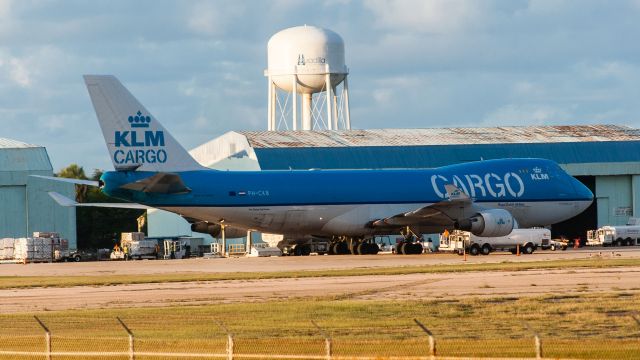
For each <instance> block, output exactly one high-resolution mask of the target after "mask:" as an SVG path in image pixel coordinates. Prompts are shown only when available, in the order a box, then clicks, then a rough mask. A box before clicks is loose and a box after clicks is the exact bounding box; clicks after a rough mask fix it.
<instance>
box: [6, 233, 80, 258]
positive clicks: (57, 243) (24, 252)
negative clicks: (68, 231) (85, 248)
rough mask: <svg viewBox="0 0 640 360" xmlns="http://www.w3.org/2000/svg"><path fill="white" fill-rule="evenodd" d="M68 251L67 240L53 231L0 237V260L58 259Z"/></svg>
mask: <svg viewBox="0 0 640 360" xmlns="http://www.w3.org/2000/svg"><path fill="white" fill-rule="evenodd" d="M68 253H69V241H68V240H66V239H61V238H60V234H58V233H55V232H41V231H36V232H34V233H33V237H32V238H17V239H14V238H5V239H0V260H7V261H19V262H44V261H53V260H59V259H61V258H62V257H64V256H67V255H68Z"/></svg>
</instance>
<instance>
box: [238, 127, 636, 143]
mask: <svg viewBox="0 0 640 360" xmlns="http://www.w3.org/2000/svg"><path fill="white" fill-rule="evenodd" d="M240 134H242V135H244V136H245V137H246V138H247V140H248V142H249V144H250V146H251V147H253V148H302V147H304V148H307V147H361V146H363V147H368V146H371V147H379V146H426V145H464V144H535V143H572V142H577V143H583V142H603V141H640V129H634V128H631V127H628V126H621V125H570V126H565V125H563V126H501V127H478V128H431V129H374V130H347V131H330V130H325V131H243V132H240Z"/></svg>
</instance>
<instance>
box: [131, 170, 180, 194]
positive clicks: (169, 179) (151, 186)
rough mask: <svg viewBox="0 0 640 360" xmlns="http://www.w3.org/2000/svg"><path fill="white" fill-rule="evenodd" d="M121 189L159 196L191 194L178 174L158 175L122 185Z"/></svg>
mask: <svg viewBox="0 0 640 360" xmlns="http://www.w3.org/2000/svg"><path fill="white" fill-rule="evenodd" d="M120 188H121V189H127V190H134V191H142V192H145V193H159V194H187V193H189V192H191V189H189V188H188V187H187V186H186V185H185V184H184V182H183V181H182V179H181V178H180V176H179V175H178V174H168V173H157V174H155V175H153V176H151V177H148V178H145V179H142V180H138V181H136V182H132V183H129V184H125V185H122V186H121V187H120Z"/></svg>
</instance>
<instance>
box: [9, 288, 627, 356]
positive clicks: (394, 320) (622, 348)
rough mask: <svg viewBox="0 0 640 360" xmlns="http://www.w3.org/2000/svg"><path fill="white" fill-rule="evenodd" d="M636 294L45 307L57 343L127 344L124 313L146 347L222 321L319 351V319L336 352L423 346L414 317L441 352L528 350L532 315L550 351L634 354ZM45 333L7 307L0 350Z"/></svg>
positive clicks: (272, 344)
mask: <svg viewBox="0 0 640 360" xmlns="http://www.w3.org/2000/svg"><path fill="white" fill-rule="evenodd" d="M638 303H640V294H638V293H628V292H625V293H623V292H611V293H598V294H578V295H571V296H562V295H554V296H544V297H534V298H531V297H527V298H513V297H510V298H490V299H463V300H459V301H455V300H453V301H446V302H443V301H435V300H428V299H415V300H414V301H354V300H334V301H329V300H324V299H301V300H287V301H276V302H267V303H259V304H258V303H244V304H218V305H208V306H184V307H165V308H132V309H117V310H110V309H103V310H72V311H61V312H44V313H41V314H38V316H39V317H40V318H41V319H43V321H44V322H45V323H47V324H48V326H49V327H50V328H51V331H52V333H53V335H54V344H53V346H54V350H56V349H57V350H72V351H77V350H79V349H91V350H96V351H114V350H115V351H117V350H121V351H125V350H126V346H127V342H126V337H125V333H124V332H123V330H122V329H121V328H120V327H119V325H118V323H117V322H116V320H115V317H116V316H120V317H121V318H122V319H123V320H124V321H125V322H126V323H127V324H128V325H129V327H130V328H131V329H132V330H133V332H134V333H135V334H136V348H137V349H139V350H155V351H159V350H161V351H175V352H185V351H191V352H223V351H224V346H225V336H224V332H223V331H222V329H221V328H220V326H218V325H217V323H218V322H222V323H224V324H225V325H226V326H227V327H228V328H229V329H230V331H231V332H232V333H233V334H235V339H236V340H235V342H236V352H237V353H256V352H258V353H272V354H273V353H280V354H322V351H323V341H322V337H321V335H320V334H319V333H318V331H317V330H316V329H315V328H314V326H313V325H312V324H311V320H314V321H316V322H317V323H318V324H319V325H320V326H321V327H323V328H324V329H325V330H326V331H327V332H328V333H330V335H331V337H332V338H333V339H334V354H335V355H356V354H359V355H362V354H370V355H378V356H390V355H394V356H409V355H426V354H427V351H428V349H427V341H426V339H425V337H424V334H423V333H422V332H421V330H419V329H418V328H417V327H416V325H415V324H414V322H413V319H414V318H417V319H419V320H420V321H422V322H423V323H424V324H425V325H426V326H427V327H429V328H430V330H431V331H432V332H433V333H434V334H435V336H436V339H437V341H438V349H439V354H440V355H449V356H511V357H531V356H533V355H534V353H533V337H532V334H531V332H530V331H528V330H527V329H526V326H525V323H527V324H529V326H530V327H531V328H532V329H534V330H535V331H537V332H539V333H540V335H541V337H542V340H543V346H544V350H545V355H546V356H549V357H571V358H608V359H637V358H640V325H639V324H637V323H636V322H635V321H634V320H633V318H632V315H634V314H635V313H636V312H637V311H638V305H637V304H638ZM41 333H42V332H41V330H40V329H39V328H38V325H37V324H36V322H35V321H34V320H33V318H32V315H31V314H14V315H2V316H0V338H2V339H3V342H2V344H0V350H7V348H11V349H18V348H19V349H25V348H31V349H41V348H42V346H43V342H42V336H41ZM16 336H22V338H17V337H16Z"/></svg>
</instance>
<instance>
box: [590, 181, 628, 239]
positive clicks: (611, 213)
mask: <svg viewBox="0 0 640 360" xmlns="http://www.w3.org/2000/svg"><path fill="white" fill-rule="evenodd" d="M633 192H634V189H633V188H632V186H631V176H628V175H621V176H598V177H596V198H597V205H598V227H600V226H604V225H625V224H626V223H627V221H628V220H629V217H631V216H633V197H634V196H632V194H633Z"/></svg>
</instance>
